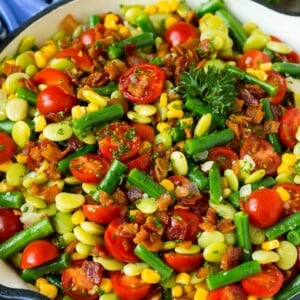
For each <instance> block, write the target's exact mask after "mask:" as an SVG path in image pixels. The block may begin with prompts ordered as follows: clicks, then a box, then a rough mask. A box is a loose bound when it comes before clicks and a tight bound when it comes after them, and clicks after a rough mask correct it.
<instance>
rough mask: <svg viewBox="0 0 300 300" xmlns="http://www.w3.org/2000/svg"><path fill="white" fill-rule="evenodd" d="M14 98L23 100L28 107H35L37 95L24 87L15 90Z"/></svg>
mask: <svg viewBox="0 0 300 300" xmlns="http://www.w3.org/2000/svg"><path fill="white" fill-rule="evenodd" d="M16 96H17V97H18V98H22V99H25V100H26V101H27V102H28V103H29V105H32V106H35V105H36V99H37V94H36V93H34V92H32V91H30V90H28V89H26V88H24V87H20V88H18V89H17V92H16Z"/></svg>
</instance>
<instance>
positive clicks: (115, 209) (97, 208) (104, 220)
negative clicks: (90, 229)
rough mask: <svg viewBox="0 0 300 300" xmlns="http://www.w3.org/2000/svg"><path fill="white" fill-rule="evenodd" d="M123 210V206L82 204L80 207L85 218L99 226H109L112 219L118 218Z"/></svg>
mask: <svg viewBox="0 0 300 300" xmlns="http://www.w3.org/2000/svg"><path fill="white" fill-rule="evenodd" d="M124 209H125V206H124V205H107V206H103V205H99V204H84V205H83V206H82V210H83V213H84V215H85V216H86V218H87V219H88V220H90V221H92V222H95V223H99V224H109V223H110V222H111V221H112V220H113V219H115V218H117V217H120V216H121V213H122V211H123V210H124Z"/></svg>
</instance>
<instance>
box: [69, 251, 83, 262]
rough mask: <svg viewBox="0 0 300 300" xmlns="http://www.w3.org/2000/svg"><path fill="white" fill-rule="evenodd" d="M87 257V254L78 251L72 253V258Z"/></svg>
mask: <svg viewBox="0 0 300 300" xmlns="http://www.w3.org/2000/svg"><path fill="white" fill-rule="evenodd" d="M85 258H86V256H85V255H82V254H80V253H78V252H73V253H71V260H81V259H85Z"/></svg>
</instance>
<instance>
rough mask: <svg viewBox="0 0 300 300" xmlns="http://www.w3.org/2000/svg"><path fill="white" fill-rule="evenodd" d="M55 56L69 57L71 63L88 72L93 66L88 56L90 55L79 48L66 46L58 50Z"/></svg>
mask: <svg viewBox="0 0 300 300" xmlns="http://www.w3.org/2000/svg"><path fill="white" fill-rule="evenodd" d="M56 57H57V58H68V59H70V60H71V61H72V62H73V63H75V65H76V66H77V67H78V68H79V69H81V70H83V71H87V72H90V71H91V70H92V67H93V61H92V59H91V58H90V56H89V55H88V54H87V53H85V52H84V51H83V50H81V49H76V48H66V49H63V50H60V51H59V52H58V53H57V54H56Z"/></svg>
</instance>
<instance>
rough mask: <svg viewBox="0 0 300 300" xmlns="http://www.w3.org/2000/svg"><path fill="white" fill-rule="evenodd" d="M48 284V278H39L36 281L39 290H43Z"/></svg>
mask: <svg viewBox="0 0 300 300" xmlns="http://www.w3.org/2000/svg"><path fill="white" fill-rule="evenodd" d="M47 283H48V280H47V279H46V278H43V277H39V278H37V279H36V281H35V286H36V288H37V289H38V290H39V289H40V288H41V285H43V284H47Z"/></svg>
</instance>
